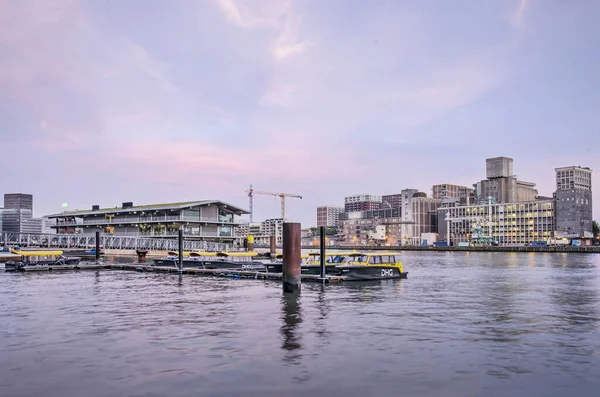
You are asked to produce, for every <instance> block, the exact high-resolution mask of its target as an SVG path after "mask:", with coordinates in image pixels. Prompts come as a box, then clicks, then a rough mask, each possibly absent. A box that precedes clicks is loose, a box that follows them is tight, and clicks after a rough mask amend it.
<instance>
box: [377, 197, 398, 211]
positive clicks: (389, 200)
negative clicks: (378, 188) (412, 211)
mask: <svg viewBox="0 0 600 397" xmlns="http://www.w3.org/2000/svg"><path fill="white" fill-rule="evenodd" d="M401 207H402V193H397V194H386V195H384V196H381V209H384V210H385V209H393V208H401Z"/></svg>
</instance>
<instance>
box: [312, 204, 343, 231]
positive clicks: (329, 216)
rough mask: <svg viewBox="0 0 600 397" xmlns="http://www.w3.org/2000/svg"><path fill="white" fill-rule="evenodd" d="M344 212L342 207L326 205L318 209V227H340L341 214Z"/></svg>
mask: <svg viewBox="0 0 600 397" xmlns="http://www.w3.org/2000/svg"><path fill="white" fill-rule="evenodd" d="M342 212H344V209H343V208H342V207H334V206H330V205H325V206H321V207H317V227H320V226H325V227H338V226H339V223H340V213H342Z"/></svg>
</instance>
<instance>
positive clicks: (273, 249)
mask: <svg viewBox="0 0 600 397" xmlns="http://www.w3.org/2000/svg"><path fill="white" fill-rule="evenodd" d="M269 243H270V244H269V252H270V253H271V258H274V257H275V255H276V254H277V241H276V240H275V236H271V238H270V239H269Z"/></svg>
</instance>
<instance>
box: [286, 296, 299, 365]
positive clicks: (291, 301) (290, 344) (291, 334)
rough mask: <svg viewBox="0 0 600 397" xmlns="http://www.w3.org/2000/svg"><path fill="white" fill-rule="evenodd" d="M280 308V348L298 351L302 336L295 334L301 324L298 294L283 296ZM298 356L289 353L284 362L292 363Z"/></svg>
mask: <svg viewBox="0 0 600 397" xmlns="http://www.w3.org/2000/svg"><path fill="white" fill-rule="evenodd" d="M281 306H282V309H283V310H282V316H281V317H282V322H283V323H282V325H281V336H282V337H283V343H282V345H281V348H282V349H284V350H287V351H289V352H293V351H294V350H297V349H300V348H301V347H302V344H301V338H302V336H301V335H300V334H299V333H297V332H296V328H297V327H298V325H299V324H301V323H302V308H301V305H300V294H298V293H290V294H283V296H282V298H281ZM300 357H301V355H300V354H294V353H290V355H288V356H287V358H286V359H285V361H287V362H294V361H295V360H297V359H298V358H300Z"/></svg>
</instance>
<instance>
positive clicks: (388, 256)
mask: <svg viewBox="0 0 600 397" xmlns="http://www.w3.org/2000/svg"><path fill="white" fill-rule="evenodd" d="M349 256H350V260H349V261H348V263H346V264H343V265H340V266H337V268H338V269H339V271H340V275H341V276H343V277H344V280H345V281H361V280H387V279H395V278H407V276H408V272H405V271H404V269H403V266H402V262H401V261H400V254H399V253H394V252H383V253H381V252H373V253H371V252H369V253H361V252H354V253H351V254H350V255H349Z"/></svg>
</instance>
